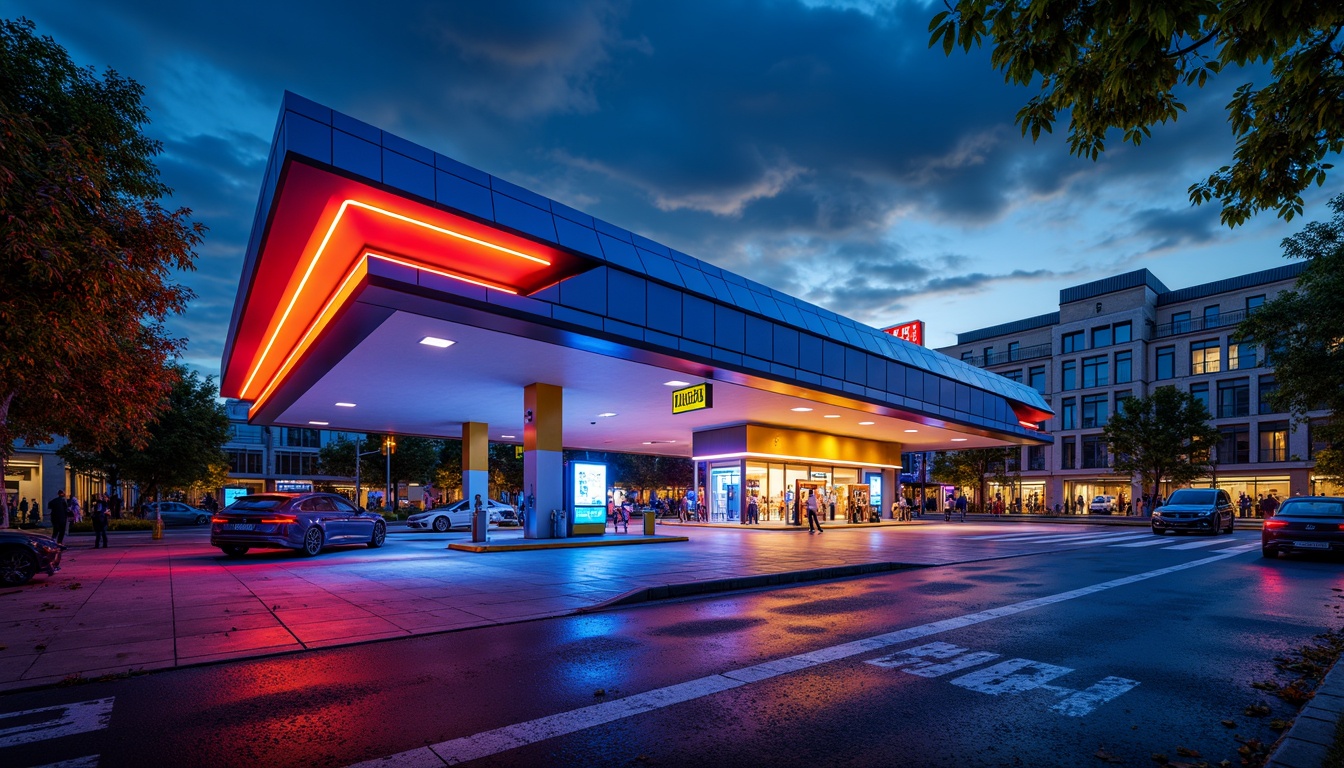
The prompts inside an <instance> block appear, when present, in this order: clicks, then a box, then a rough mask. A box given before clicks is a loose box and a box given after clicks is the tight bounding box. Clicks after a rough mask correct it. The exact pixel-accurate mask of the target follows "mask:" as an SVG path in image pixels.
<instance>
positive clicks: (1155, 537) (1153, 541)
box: [1111, 534, 1171, 547]
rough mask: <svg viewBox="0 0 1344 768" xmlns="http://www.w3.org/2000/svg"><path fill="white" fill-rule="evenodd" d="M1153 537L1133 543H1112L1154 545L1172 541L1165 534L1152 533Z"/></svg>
mask: <svg viewBox="0 0 1344 768" xmlns="http://www.w3.org/2000/svg"><path fill="white" fill-rule="evenodd" d="M1152 536H1153V538H1152V539H1150V540H1148V541H1136V542H1134V543H1132V544H1112V545H1111V546H1113V547H1152V546H1156V545H1158V544H1166V543H1168V542H1170V541H1171V539H1168V538H1167V537H1165V536H1158V535H1156V534H1153V535H1152Z"/></svg>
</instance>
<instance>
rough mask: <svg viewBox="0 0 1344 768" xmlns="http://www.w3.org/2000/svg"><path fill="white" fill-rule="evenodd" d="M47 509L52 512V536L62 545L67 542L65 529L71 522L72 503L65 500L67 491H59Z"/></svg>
mask: <svg viewBox="0 0 1344 768" xmlns="http://www.w3.org/2000/svg"><path fill="white" fill-rule="evenodd" d="M47 509H48V510H49V511H50V512H51V535H52V537H53V538H55V539H56V543H57V544H60V543H62V542H64V541H65V527H66V524H67V523H68V522H69V520H70V502H69V501H67V500H66V498H65V491H57V492H56V498H54V499H52V500H51V502H50V503H48V504H47Z"/></svg>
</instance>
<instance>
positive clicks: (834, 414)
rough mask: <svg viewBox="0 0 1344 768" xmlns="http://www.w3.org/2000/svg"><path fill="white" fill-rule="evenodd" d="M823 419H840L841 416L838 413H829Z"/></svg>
mask: <svg viewBox="0 0 1344 768" xmlns="http://www.w3.org/2000/svg"><path fill="white" fill-rule="evenodd" d="M821 418H823V419H838V418H840V414H838V413H828V414H826V415H825V416H822V417H821Z"/></svg>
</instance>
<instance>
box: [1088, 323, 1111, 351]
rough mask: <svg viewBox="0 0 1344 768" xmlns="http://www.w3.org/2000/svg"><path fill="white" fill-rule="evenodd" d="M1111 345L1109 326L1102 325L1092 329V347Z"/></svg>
mask: <svg viewBox="0 0 1344 768" xmlns="http://www.w3.org/2000/svg"><path fill="white" fill-rule="evenodd" d="M1109 346H1111V326H1109V325H1104V326H1102V327H1100V328H1093V329H1092V348H1093V349H1096V348H1098V347H1109Z"/></svg>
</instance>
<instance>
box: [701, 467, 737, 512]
mask: <svg viewBox="0 0 1344 768" xmlns="http://www.w3.org/2000/svg"><path fill="white" fill-rule="evenodd" d="M709 482H710V487H711V492H710V496H709V520H710V522H713V523H735V522H737V520H738V518H739V517H740V514H739V503H738V497H739V496H740V495H741V494H740V493H739V491H740V489H741V488H742V471H741V470H740V469H739V468H738V467H736V466H732V467H714V468H712V469H710V470H709Z"/></svg>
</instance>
